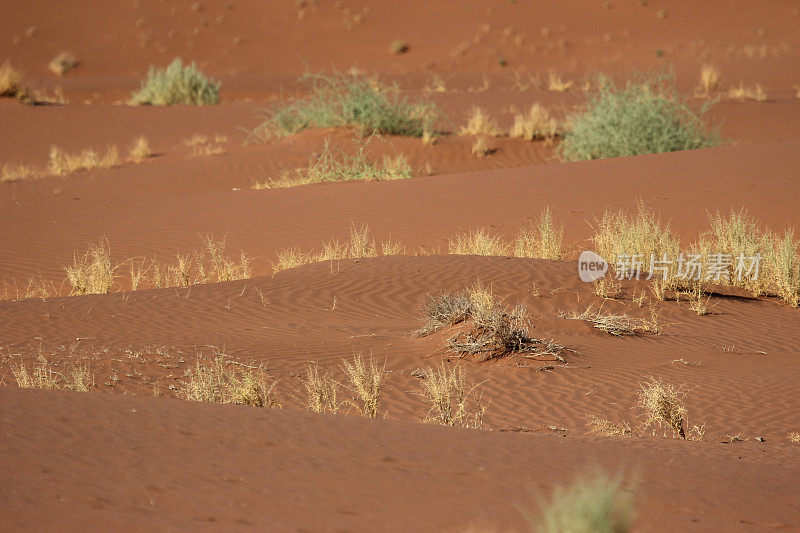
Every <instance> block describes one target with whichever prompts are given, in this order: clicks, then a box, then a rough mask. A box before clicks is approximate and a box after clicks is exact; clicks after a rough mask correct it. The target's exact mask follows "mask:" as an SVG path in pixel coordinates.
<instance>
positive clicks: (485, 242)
mask: <svg viewBox="0 0 800 533" xmlns="http://www.w3.org/2000/svg"><path fill="white" fill-rule="evenodd" d="M447 250H448V253H451V254H456V255H506V252H507V251H508V247H507V246H506V245H505V244H504V243H503V241H502V239H501V238H500V236H498V235H491V234H490V233H489V230H487V229H486V228H477V229H474V230H470V231H469V232H467V233H464V232H462V233H460V234H459V235H456V237H455V238H452V239H450V240H449V241H448V243H447Z"/></svg>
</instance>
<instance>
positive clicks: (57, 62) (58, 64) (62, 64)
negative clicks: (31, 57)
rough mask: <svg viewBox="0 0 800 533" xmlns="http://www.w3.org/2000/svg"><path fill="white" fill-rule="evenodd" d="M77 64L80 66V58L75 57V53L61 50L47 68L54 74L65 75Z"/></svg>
mask: <svg viewBox="0 0 800 533" xmlns="http://www.w3.org/2000/svg"><path fill="white" fill-rule="evenodd" d="M76 66H78V60H77V59H75V56H74V55H72V54H70V53H69V52H61V53H59V54H58V55H57V56H56V57H54V58H53V59H52V60H51V61H50V63H49V64H48V65H47V68H49V69H50V72H52V73H53V74H56V75H58V76H63V75H64V74H66V73H67V72H69V71H70V70H72V69H74V68H75V67H76Z"/></svg>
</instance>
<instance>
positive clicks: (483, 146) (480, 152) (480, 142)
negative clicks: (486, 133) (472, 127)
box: [470, 137, 494, 159]
mask: <svg viewBox="0 0 800 533" xmlns="http://www.w3.org/2000/svg"><path fill="white" fill-rule="evenodd" d="M470 151H471V152H472V155H474V156H475V157H479V158H481V159H483V158H484V157H486V156H487V155H489V154H491V153H492V152H493V151H494V150H492V149H491V148H489V143H487V142H486V139H485V138H484V137H478V138H477V139H475V142H474V143H472V148H471V149H470Z"/></svg>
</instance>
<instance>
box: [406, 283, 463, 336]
mask: <svg viewBox="0 0 800 533" xmlns="http://www.w3.org/2000/svg"><path fill="white" fill-rule="evenodd" d="M471 309H472V302H471V301H470V297H469V294H468V293H467V292H466V291H462V292H458V293H449V292H441V293H439V294H436V295H430V294H429V295H428V296H427V297H426V298H425V300H424V301H423V303H422V315H423V317H424V318H425V325H424V326H423V327H422V328H421V329H420V330H418V331H417V335H418V336H420V337H423V336H425V335H429V334H431V333H434V332H436V331H439V330H441V329H444V328H445V327H449V326H454V325H456V324H458V323H460V322H463V321H464V320H466V319H467V318H468V317H469V316H470V313H471Z"/></svg>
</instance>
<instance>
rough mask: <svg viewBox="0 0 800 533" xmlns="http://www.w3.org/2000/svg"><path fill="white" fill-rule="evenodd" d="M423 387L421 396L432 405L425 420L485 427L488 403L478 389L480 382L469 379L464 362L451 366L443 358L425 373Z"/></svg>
mask: <svg viewBox="0 0 800 533" xmlns="http://www.w3.org/2000/svg"><path fill="white" fill-rule="evenodd" d="M420 388H421V391H420V396H422V398H423V399H424V400H425V402H426V403H427V404H428V405H430V409H429V411H428V416H427V417H426V418H425V419H424V420H423V421H424V422H428V423H436V424H442V425H443V426H458V427H464V428H481V427H483V415H484V413H485V411H486V407H485V406H484V405H482V403H481V398H482V393H481V392H480V391H478V385H472V384H470V383H469V381H468V379H467V374H466V371H465V370H464V369H463V368H462V367H461V365H456V366H454V367H452V368H450V367H448V366H447V365H445V363H444V362H442V363H440V365H439V366H438V367H436V368H428V369H427V370H425V371H424V373H423V375H422V381H421V383H420Z"/></svg>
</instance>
